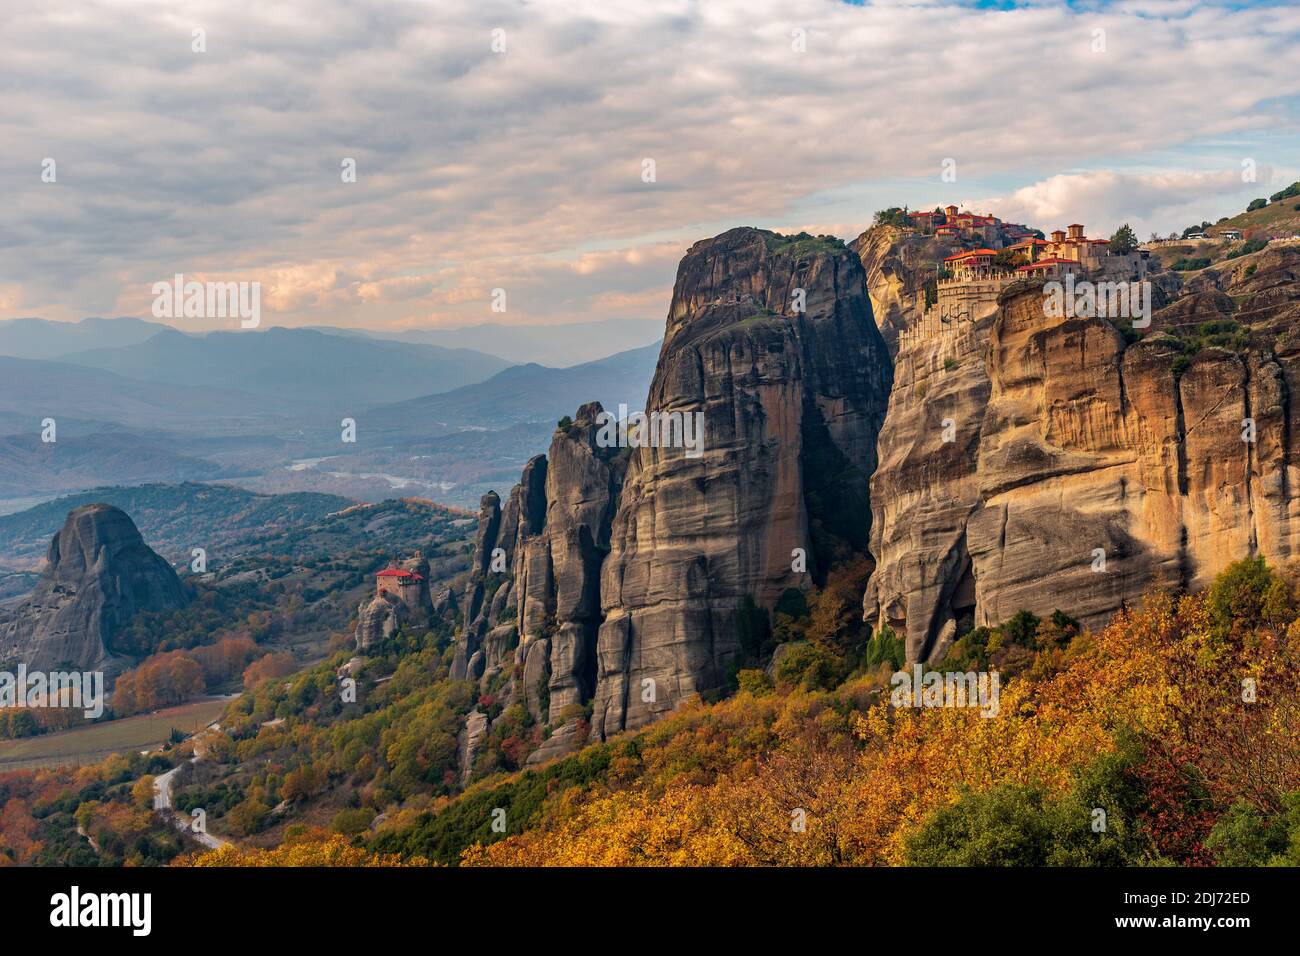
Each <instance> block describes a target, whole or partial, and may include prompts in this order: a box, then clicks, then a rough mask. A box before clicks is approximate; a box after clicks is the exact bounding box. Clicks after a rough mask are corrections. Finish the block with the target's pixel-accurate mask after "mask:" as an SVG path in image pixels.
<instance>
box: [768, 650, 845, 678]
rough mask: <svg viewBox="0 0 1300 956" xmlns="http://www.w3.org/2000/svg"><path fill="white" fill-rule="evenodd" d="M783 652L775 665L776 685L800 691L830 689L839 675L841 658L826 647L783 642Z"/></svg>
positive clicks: (841, 664) (841, 673)
mask: <svg viewBox="0 0 1300 956" xmlns="http://www.w3.org/2000/svg"><path fill="white" fill-rule="evenodd" d="M786 648H787V650H786V652H785V653H784V654H783V655H782V656H781V660H780V662H779V663H778V664H777V666H776V683H777V686H778V687H800V688H803V689H804V690H833V689H834V688H835V687H837V686H838V685H839V683H840V679H841V677H842V676H843V671H844V666H843V661H841V660H840V659H839V658H837V657H836V656H835V655H834V654H832V653H831V652H830V651H829V650H828V649H827V648H826V647H824V646H822V645H820V644H815V643H813V642H811V641H805V642H802V643H799V644H788V645H786Z"/></svg>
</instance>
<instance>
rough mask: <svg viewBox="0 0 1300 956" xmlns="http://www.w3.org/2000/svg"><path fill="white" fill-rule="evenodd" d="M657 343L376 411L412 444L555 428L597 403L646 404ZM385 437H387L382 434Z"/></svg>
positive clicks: (506, 375)
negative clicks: (431, 437) (515, 427)
mask: <svg viewBox="0 0 1300 956" xmlns="http://www.w3.org/2000/svg"><path fill="white" fill-rule="evenodd" d="M658 358H659V343H658V342H655V343H654V344H652V345H647V346H644V347H642V348H639V349H631V350H629V351H627V352H619V353H618V354H617V355H611V356H609V357H608V358H603V359H600V360H599V361H595V362H585V363H583V364H582V365H574V366H572V367H570V368H548V367H546V366H544V365H537V364H533V363H530V364H528V365H512V366H511V367H510V368H507V369H505V370H503V371H501V372H498V373H497V374H496V375H493V376H492V377H491V378H489V379H488V380H487V381H484V382H479V383H477V384H475V385H466V386H464V387H463V388H457V389H453V390H451V391H450V392H443V393H441V394H438V395H425V396H422V397H420V398H414V399H410V400H408V401H405V402H399V403H395V404H393V405H388V406H385V407H383V408H380V409H376V410H375V412H374V413H373V414H374V417H376V418H378V419H380V420H381V421H382V422H383V423H385V424H384V427H385V429H388V430H399V429H400V430H401V431H402V432H403V433H405V434H407V435H408V436H410V437H412V438H418V437H421V436H423V435H426V434H437V433H439V432H440V431H446V430H448V429H453V430H454V429H457V428H487V429H492V430H496V429H501V428H505V427H506V426H508V425H512V424H516V423H521V422H538V421H544V422H548V423H554V422H555V421H557V420H559V419H560V418H562V417H563V416H565V415H572V414H573V413H574V412H575V411H577V409H578V406H579V405H582V404H584V403H586V402H590V401H599V402H600V403H601V404H602V405H604V406H605V407H606V408H607V409H609V410H611V411H617V410H618V406H619V404H620V403H623V404H626V405H627V406H628V408H629V409H631V410H634V411H639V410H641V408H642V406H643V405H644V404H645V399H646V393H647V392H648V391H649V389H650V379H651V377H652V376H653V375H654V370H655V362H656V361H657V360H658ZM386 433H387V432H386Z"/></svg>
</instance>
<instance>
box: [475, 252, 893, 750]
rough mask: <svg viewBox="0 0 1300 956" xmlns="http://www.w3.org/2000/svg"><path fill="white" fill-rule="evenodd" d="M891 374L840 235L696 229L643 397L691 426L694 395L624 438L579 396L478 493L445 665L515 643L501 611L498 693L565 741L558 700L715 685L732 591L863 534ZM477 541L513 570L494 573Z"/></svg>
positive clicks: (741, 613)
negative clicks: (453, 641)
mask: <svg viewBox="0 0 1300 956" xmlns="http://www.w3.org/2000/svg"><path fill="white" fill-rule="evenodd" d="M891 375H892V366H891V363H890V360H889V355H888V351H887V349H886V346H885V343H884V340H883V339H882V338H881V336H880V333H879V331H878V330H877V329H876V326H875V323H874V322H873V320H872V317H871V306H870V303H869V301H868V299H867V294H866V281H865V276H864V273H863V271H862V266H861V263H860V262H859V260H858V258H857V256H855V255H854V254H853V253H852V252H851V251H849V249H848V248H847V247H845V246H844V245H843V244H842V243H840V242H839V241H838V240H834V239H827V238H813V237H811V236H806V235H801V236H796V237H784V236H778V235H776V234H774V233H770V232H764V231H761V230H757V229H734V230H732V231H730V232H727V233H724V234H723V235H721V236H718V237H717V238H715V239H711V240H708V241H705V242H701V243H697V244H696V245H695V246H694V247H692V249H691V250H690V252H689V253H688V254H687V255H686V257H685V258H684V259H683V260H682V263H681V266H680V268H679V270H678V276H677V282H676V286H675V288H674V292H673V301H672V305H671V308H670V310H669V315H668V321H667V334H666V336H665V340H664V345H663V349H662V351H661V353H660V357H659V365H658V369H657V371H656V374H655V378H654V381H653V383H652V385H651V389H650V394H649V397H648V398H647V401H646V406H645V409H644V411H645V412H653V413H660V414H664V413H676V414H677V415H679V416H689V418H687V419H679V420H683V421H685V420H688V421H689V422H690V423H691V425H692V430H691V432H690V437H692V438H693V437H694V436H695V434H696V433H695V431H694V428H693V426H694V423H695V421H697V419H696V418H695V417H694V416H699V419H698V420H699V421H700V422H701V423H702V427H701V430H700V432H699V433H698V434H699V438H700V439H701V442H700V443H699V444H693V446H692V449H691V453H690V454H689V455H688V453H687V452H688V448H687V447H685V443H684V442H683V441H682V440H681V439H682V438H683V435H682V433H681V432H680V431H675V432H673V433H672V439H673V440H670V441H669V442H667V443H666V444H664V443H659V444H653V445H642V446H641V447H630V446H631V445H633V444H635V442H634V441H623V442H620V440H619V430H618V429H617V428H616V427H615V426H614V425H613V424H611V423H610V421H608V420H606V419H605V418H604V416H602V414H601V412H602V409H601V407H600V406H599V405H598V404H595V403H592V404H590V405H585V406H583V407H582V408H581V409H579V410H578V413H577V415H576V417H575V419H574V420H573V422H572V424H571V425H567V426H566V427H565V428H563V429H560V430H557V431H556V433H555V436H554V438H553V440H552V442H551V448H550V451H549V453H548V455H547V456H546V457H545V458H538V459H534V461H532V462H530V463H529V465H528V466H527V467H526V468H525V470H524V475H523V479H522V480H521V482H520V484H519V485H517V486H516V487H515V488H514V490H513V491H512V492H511V494H510V497H509V499H508V503H507V505H506V507H505V508H504V509H499V506H498V504H497V503H496V496H495V495H492V496H489V498H485V499H484V508H483V510H482V513H481V515H480V536H479V542H480V543H479V545H478V547H477V549H476V554H475V567H476V568H479V569H481V570H480V571H479V572H477V573H476V574H475V575H474V576H473V577H472V579H471V582H470V585H469V594H468V596H467V600H466V602H465V603H466V606H467V607H470V608H475V609H476V610H475V612H474V613H473V614H471V615H470V616H469V618H468V621H467V624H466V626H465V629H464V632H463V634H462V636H461V641H460V644H459V646H458V648H457V652H456V663H455V666H454V668H453V676H462V677H464V676H468V677H482V678H483V679H484V680H487V679H488V676H489V675H490V674H491V672H492V668H493V667H494V666H495V667H500V666H502V663H510V661H503V660H502V659H503V658H505V657H507V656H508V655H507V654H506V653H505V651H506V650H507V648H505V647H503V648H499V649H497V650H496V651H495V652H493V651H492V650H491V648H489V647H488V646H487V645H488V644H490V643H491V642H490V640H485V638H484V635H485V634H486V635H489V636H490V635H491V634H493V633H496V632H497V631H499V630H501V629H506V630H511V631H514V630H516V629H517V634H518V639H519V648H518V650H517V651H516V652H515V655H514V658H513V664H514V665H515V673H516V674H517V675H519V678H520V679H521V680H522V681H523V683H524V687H523V688H512V693H513V694H514V698H513V699H517V700H521V701H524V702H525V703H526V704H527V706H528V708H529V710H530V711H531V712H533V713H534V716H535V717H537V718H538V719H539V720H545V721H549V722H550V723H551V724H553V725H556V730H555V733H554V734H553V735H552V736H551V737H550V738H549V740H548V746H547V747H546V748H543V749H544V750H545V752H546V754H547V755H548V756H549V755H554V754H556V753H559V752H562V751H563V750H564V749H565V748H567V747H569V746H572V745H574V744H575V742H580V740H578V739H577V738H578V735H577V734H575V733H574V729H573V721H572V720H571V719H568V718H566V717H565V715H566V714H574V713H575V712H579V711H578V710H577V709H578V708H579V707H580V706H582V705H587V704H590V706H591V708H592V718H591V728H592V732H593V733H595V734H596V735H597V736H603V735H606V734H610V733H615V732H617V731H619V730H622V729H625V728H632V727H637V726H641V725H642V724H644V723H646V722H647V721H649V720H652V719H654V718H656V717H658V716H660V715H662V714H664V713H667V712H669V711H671V710H672V709H673V708H674V707H675V706H676V705H677V704H678V703H679V702H680V701H682V700H683V699H685V698H686V697H688V696H690V695H692V694H696V693H701V694H707V693H710V692H713V691H719V690H722V689H723V688H725V687H726V686H727V682H728V680H729V673H728V671H729V668H730V667H731V666H732V665H733V664H734V662H735V661H736V660H737V658H738V656H739V654H740V653H741V651H742V640H743V637H744V634H743V633H742V632H743V631H744V628H743V627H742V618H746V615H747V614H748V612H750V611H752V610H753V609H754V608H755V607H757V608H767V609H770V608H771V607H772V605H774V604H775V602H776V600H777V599H778V598H779V597H780V595H781V593H782V592H783V591H784V590H785V589H786V588H791V587H793V588H806V587H808V586H809V585H810V584H811V583H812V582H813V581H814V579H815V578H816V577H817V576H818V575H820V574H821V573H823V572H824V570H825V568H826V566H827V565H828V564H829V562H830V561H831V560H832V559H833V558H834V557H836V556H838V555H841V554H844V553H846V552H848V551H857V552H863V551H865V550H866V545H867V542H868V537H869V530H870V520H871V515H870V507H869V504H868V501H867V482H868V479H869V477H870V474H871V471H872V469H873V468H874V467H875V460H876V459H875V456H876V438H877V433H878V432H879V429H880V426H881V422H882V420H883V418H884V414H885V405H886V399H887V395H888V392H889V383H890V378H891ZM636 411H641V410H636ZM602 422H603V425H604V427H603V428H602ZM633 433H635V429H633ZM659 434H662V433H659ZM615 446H618V447H615ZM697 452H698V454H697ZM498 510H500V514H499V515H498ZM493 547H497V548H500V549H501V553H502V555H503V556H504V558H505V561H506V566H507V567H508V569H509V570H508V573H499V580H498V581H496V582H495V583H494V582H493V579H492V574H493V572H492V570H491V566H490V563H485V562H484V560H483V556H484V555H486V554H487V553H488V552H490V550H491V549H492V548H493ZM796 549H800V552H801V554H802V558H797V557H796V554H795V553H794V552H795V551H796ZM805 568H806V570H805ZM492 587H495V588H496V593H497V594H498V595H499V594H501V593H502V591H506V590H508V592H509V594H510V598H509V599H508V600H507V601H506V602H504V603H503V604H502V605H501V607H500V609H499V610H500V613H497V612H496V611H494V610H491V609H489V610H488V611H486V612H485V611H483V610H481V606H482V604H483V603H484V602H483V601H481V600H480V601H478V603H476V599H475V595H476V594H479V593H480V589H489V588H492ZM492 603H493V604H494V605H495V604H496V603H498V602H497V601H495V600H494V601H493V602H492ZM751 616H752V615H751ZM746 619H748V618H746ZM476 659H477V660H478V661H479V662H480V664H479V665H478V666H476V665H475V663H474V662H475V660H476ZM543 686H544V688H545V693H542V692H541V689H542V687H543ZM562 718H563V719H562Z"/></svg>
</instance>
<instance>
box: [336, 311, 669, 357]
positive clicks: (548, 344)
mask: <svg viewBox="0 0 1300 956" xmlns="http://www.w3.org/2000/svg"><path fill="white" fill-rule="evenodd" d="M317 331H320V332H326V333H329V334H332V335H352V336H365V337H368V338H378V339H391V340H394V341H399V342H421V343H424V344H426V345H441V346H443V347H446V348H470V349H479V350H481V351H484V352H489V353H491V354H492V355H499V356H501V357H502V358H504V359H506V360H508V361H510V362H518V363H528V362H538V363H540V364H542V365H551V366H555V367H557V368H563V367H566V366H570V365H576V364H579V363H582V362H591V361H594V360H596V359H599V358H603V357H605V356H607V355H612V354H613V353H615V352H622V351H626V350H628V349H633V348H636V347H638V346H640V345H643V344H644V343H646V342H649V341H651V340H653V339H657V338H659V337H660V336H661V335H663V331H664V323H663V320H662V319H605V320H603V321H600V322H567V323H564V324H562V325H543V326H528V325H502V324H500V323H497V322H488V323H485V324H483V325H473V326H466V327H464V328H459V329H409V330H407V331H404V332H371V331H368V330H365V329H340V328H326V327H317Z"/></svg>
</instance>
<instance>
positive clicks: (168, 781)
mask: <svg viewBox="0 0 1300 956" xmlns="http://www.w3.org/2000/svg"><path fill="white" fill-rule="evenodd" d="M198 759H199V758H198V757H191V758H190V763H195V762H197V761H198ZM183 766H185V765H184V764H181V765H180V767H173V768H172V769H171V770H168V771H167V772H166V773H164V774H160V775H159V776H157V777H155V778H154V781H153V808H154V810H155V812H157V813H161V814H163V815H164V816H167V817H170V818H171V821H172V824H173V825H174V826H175V827H176V829H178V830H180V831H181V832H182V833H187V834H189V835H190V836H192V837H193V838H194V839H196V840H198V841H199V842H200V843H202V844H203V845H204V846H206V847H208V848H210V849H213V850H215V849H217V848H218V847H222V846H225V845H226V844H227V843H229V842H230V841H229V840H223V839H222V838H221V837H219V836H213V835H212V834H211V833H196V832H195V831H194V830H193V829H192V828H191V827H190V819H189V817H187V816H185V814H183V813H181V812H180V811H179V810H176V809H174V808H173V807H172V778H173V777H175V776H176V774H177V772H178V771H179V770H180V769H181V767H183Z"/></svg>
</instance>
